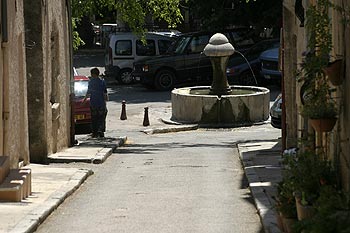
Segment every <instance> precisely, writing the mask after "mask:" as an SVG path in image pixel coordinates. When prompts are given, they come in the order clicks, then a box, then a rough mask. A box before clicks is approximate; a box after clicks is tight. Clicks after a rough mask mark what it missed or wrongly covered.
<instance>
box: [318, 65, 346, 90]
mask: <svg viewBox="0 0 350 233" xmlns="http://www.w3.org/2000/svg"><path fill="white" fill-rule="evenodd" d="M323 71H324V72H325V74H326V75H327V77H328V79H329V81H330V82H331V83H332V84H333V85H334V86H339V85H340V84H342V83H343V77H344V73H343V72H344V60H343V59H341V58H338V59H336V60H334V61H332V62H329V63H328V65H327V67H325V68H324V69H323Z"/></svg>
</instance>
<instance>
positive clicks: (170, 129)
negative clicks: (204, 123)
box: [141, 125, 199, 134]
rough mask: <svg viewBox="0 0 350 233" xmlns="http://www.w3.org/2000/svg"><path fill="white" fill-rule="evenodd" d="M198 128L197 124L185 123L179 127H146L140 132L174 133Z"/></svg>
mask: <svg viewBox="0 0 350 233" xmlns="http://www.w3.org/2000/svg"><path fill="white" fill-rule="evenodd" d="M198 128H199V127H198V125H186V126H179V127H162V128H155V129H146V130H142V131H141V132H144V133H145V134H156V133H175V132H180V131H189V130H197V129H198Z"/></svg>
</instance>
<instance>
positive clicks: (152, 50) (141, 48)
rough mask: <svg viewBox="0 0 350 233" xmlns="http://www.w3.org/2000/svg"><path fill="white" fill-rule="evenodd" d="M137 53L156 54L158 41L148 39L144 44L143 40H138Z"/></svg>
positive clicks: (140, 54) (141, 54)
mask: <svg viewBox="0 0 350 233" xmlns="http://www.w3.org/2000/svg"><path fill="white" fill-rule="evenodd" d="M136 54H137V55H138V56H155V55H156V43H155V42H154V40H147V41H146V44H143V43H142V41H141V40H137V41H136Z"/></svg>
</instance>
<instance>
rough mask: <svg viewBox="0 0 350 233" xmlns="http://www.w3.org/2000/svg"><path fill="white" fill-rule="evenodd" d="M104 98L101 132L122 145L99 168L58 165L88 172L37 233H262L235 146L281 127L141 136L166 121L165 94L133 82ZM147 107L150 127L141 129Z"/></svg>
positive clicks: (265, 137)
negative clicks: (123, 112) (104, 120)
mask: <svg viewBox="0 0 350 233" xmlns="http://www.w3.org/2000/svg"><path fill="white" fill-rule="evenodd" d="M88 70H89V69H88V68H85V69H80V72H84V73H83V74H86V73H85V72H86V71H88ZM109 93H110V100H111V101H110V102H109V104H108V110H109V113H108V119H107V128H108V129H107V132H106V135H109V136H127V137H128V141H127V144H126V145H124V146H123V147H120V148H118V150H117V153H114V154H113V155H112V156H110V157H109V158H108V159H107V161H105V162H104V163H103V164H99V165H92V164H77V163H75V164H62V165H61V166H67V167H70V166H74V167H89V168H91V169H93V171H94V175H93V176H91V177H90V178H89V179H88V180H87V181H86V182H85V183H84V184H83V185H82V186H81V187H80V189H78V190H77V191H76V192H75V193H74V194H73V195H72V196H71V197H69V198H68V199H67V200H66V201H65V202H64V203H63V204H62V205H61V206H60V207H59V208H58V209H57V210H56V211H55V212H54V213H53V214H52V215H51V216H50V217H49V218H48V219H46V220H45V222H44V223H43V224H42V225H41V226H40V227H39V228H38V230H37V232H52V233H53V232H60V233H61V232H133V233H138V232H140V233H145V232H152V233H153V232H171V233H175V232H179V233H180V232H191V233H192V232H201V233H202V232H247V233H253V232H263V230H262V225H261V223H260V219H259V216H258V214H257V213H256V208H255V206H254V203H253V200H252V197H251V194H250V191H249V189H248V188H247V181H246V179H245V176H244V172H243V170H242V166H241V161H240V159H239V156H238V153H237V149H236V147H235V144H236V143H237V142H243V141H259V140H269V139H277V138H279V137H280V130H278V129H275V128H273V127H271V125H270V124H263V125H259V126H252V127H243V128H234V129H198V130H193V131H185V132H177V133H166V134H145V133H144V132H141V131H142V130H144V129H147V128H152V127H153V128H156V127H160V126H162V127H164V124H163V123H162V122H161V121H160V118H163V119H165V118H169V117H170V116H171V101H170V93H168V92H151V91H149V90H146V89H144V88H143V87H141V86H139V85H131V86H119V85H111V86H110V88H109ZM121 100H126V101H127V103H128V104H127V117H128V119H127V120H125V121H121V120H120V119H119V117H120V111H121ZM146 106H148V107H150V124H151V125H150V126H148V127H143V126H142V120H143V108H144V107H146ZM77 138H78V139H79V135H78V136H77Z"/></svg>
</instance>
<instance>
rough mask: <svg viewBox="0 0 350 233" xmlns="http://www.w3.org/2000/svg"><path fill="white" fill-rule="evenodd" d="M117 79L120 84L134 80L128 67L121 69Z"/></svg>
mask: <svg viewBox="0 0 350 233" xmlns="http://www.w3.org/2000/svg"><path fill="white" fill-rule="evenodd" d="M118 81H119V82H120V83H121V84H131V83H133V82H134V78H133V76H132V75H131V70H129V69H125V70H121V71H120V74H119V77H118Z"/></svg>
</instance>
